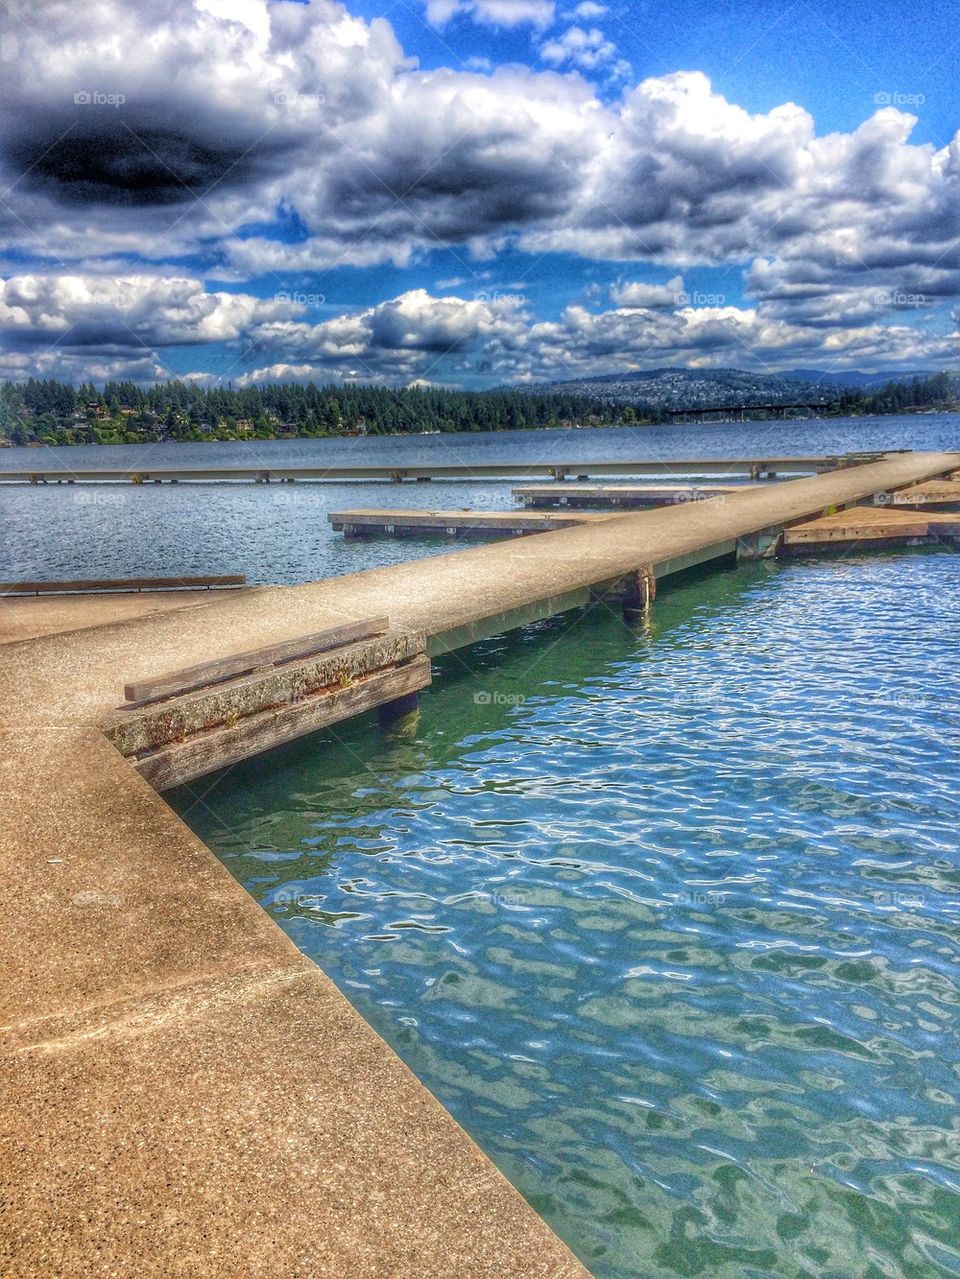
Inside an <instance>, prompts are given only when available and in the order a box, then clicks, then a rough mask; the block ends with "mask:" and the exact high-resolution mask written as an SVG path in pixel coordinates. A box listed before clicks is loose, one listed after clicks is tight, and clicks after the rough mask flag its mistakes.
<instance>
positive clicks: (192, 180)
mask: <svg viewBox="0 0 960 1279" xmlns="http://www.w3.org/2000/svg"><path fill="white" fill-rule="evenodd" d="M165 117H166V118H165ZM231 134H233V135H234V136H231ZM293 145H294V144H293V141H292V140H290V139H287V140H284V139H283V138H282V137H277V136H271V135H270V134H267V136H265V137H258V136H256V134H254V133H252V131H250V130H248V131H246V132H244V133H240V134H238V133H237V131H236V130H235V129H234V130H231V129H225V128H224V127H223V122H222V121H220V120H218V119H217V118H216V117H211V118H209V119H204V117H203V116H199V117H198V116H197V115H192V116H191V117H190V118H189V119H188V118H185V117H184V116H182V115H181V116H180V117H179V118H178V117H176V116H174V115H172V114H171V113H170V111H169V107H168V106H167V104H164V103H139V104H138V105H137V106H136V107H135V108H134V107H130V106H128V105H127V104H126V103H122V104H120V105H119V106H116V107H111V106H108V105H102V106H98V105H88V104H71V106H70V107H69V108H67V109H66V110H61V111H54V110H47V111H31V112H30V113H29V115H28V116H27V117H26V118H25V119H24V120H22V121H17V120H15V119H10V117H9V116H8V119H7V126H6V129H5V136H4V137H3V139H2V141H0V154H2V156H3V159H4V160H5V161H6V162H7V165H8V167H9V170H10V171H12V172H13V173H14V174H21V175H22V177H21V179H20V181H21V183H22V185H23V187H24V189H25V190H27V191H29V192H32V193H37V194H40V195H44V196H47V197H49V198H50V199H51V200H52V201H55V202H62V203H65V204H80V205H88V204H90V203H96V204H106V205H121V206H134V207H138V206H144V205H168V204H178V203H182V202H183V201H187V200H193V199H196V198H197V197H200V196H203V195H206V194H208V193H209V192H210V191H212V190H213V189H214V188H216V187H219V186H222V185H224V184H226V185H227V186H228V187H235V188H242V187H245V186H248V185H249V184H251V183H256V182H259V181H262V180H264V179H267V178H270V177H275V176H278V175H279V174H281V173H282V172H283V160H284V157H285V155H286V154H287V153H289V152H290V151H291V150H292V148H293Z"/></svg>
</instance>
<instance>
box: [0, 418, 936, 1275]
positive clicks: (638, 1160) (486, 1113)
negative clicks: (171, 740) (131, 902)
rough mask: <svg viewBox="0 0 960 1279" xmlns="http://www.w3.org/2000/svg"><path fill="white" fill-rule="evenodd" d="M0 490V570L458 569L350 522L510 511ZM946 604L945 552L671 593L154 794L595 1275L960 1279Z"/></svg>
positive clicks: (489, 444)
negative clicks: (399, 705)
mask: <svg viewBox="0 0 960 1279" xmlns="http://www.w3.org/2000/svg"><path fill="white" fill-rule="evenodd" d="M813 428H816V431H815V432H814V429H813ZM825 433H826V434H825ZM831 433H832V434H831ZM871 433H873V435H871ZM548 434H549V435H551V436H555V435H562V436H563V437H564V438H563V439H561V440H557V439H556V438H554V439H548V438H545V437H546V436H547V435H548ZM774 435H775V436H776V438H774ZM814 435H815V438H814ZM571 436H573V437H575V438H573V439H571V438H570V437H571ZM958 443H960V430H958V421H957V419H956V418H955V417H954V418H942V417H941V418H932V417H931V418H922V419H909V420H896V419H880V420H878V422H877V423H873V424H871V423H867V422H864V421H857V422H854V423H849V424H842V423H832V422H831V423H819V424H811V425H810V426H808V425H807V424H804V423H789V424H787V425H786V426H784V424H776V427H775V431H774V424H748V425H747V426H746V427H723V428H718V427H708V428H696V429H693V428H678V430H677V433H676V434H674V433H673V432H669V431H651V432H648V431H646V430H644V431H628V432H621V431H609V432H608V431H596V432H593V431H591V432H575V433H569V432H564V433H537V434H536V435H534V434H533V433H529V434H525V435H521V436H490V437H483V438H473V437H456V439H455V440H453V441H451V440H449V439H447V438H443V439H442V440H438V437H430V439H428V440H416V441H387V442H380V441H368V440H361V441H345V442H342V443H341V442H317V443H316V444H315V443H313V442H310V443H305V444H303V445H295V444H287V443H284V444H282V445H279V444H278V445H262V446H254V445H240V446H229V445H228V446H193V447H203V449H204V455H205V456H207V457H209V458H210V459H211V460H214V454H215V453H220V452H221V450H222V449H226V450H227V456H228V459H229V457H232V456H235V454H234V452H233V450H235V449H240V450H243V451H244V453H245V455H246V450H247V449H248V448H251V449H252V448H258V449H266V450H268V451H269V452H270V456H271V458H272V457H273V455H274V453H275V451H276V449H277V448H282V449H283V450H285V451H289V450H290V449H297V450H300V449H302V450H303V452H304V453H305V454H308V455H309V456H310V457H313V456H315V454H314V452H313V450H314V449H315V448H318V447H320V446H325V445H327V444H329V445H330V455H329V456H328V460H329V461H330V462H331V464H335V458H336V457H337V456H338V455H337V450H339V449H347V450H352V449H353V448H354V447H355V446H361V447H362V448H363V449H365V450H367V452H365V453H364V457H365V458H367V459H368V460H370V461H371V462H375V461H377V460H379V458H380V457H382V456H385V454H383V453H378V452H377V449H378V448H381V447H383V448H388V449H409V450H411V452H410V453H409V454H404V457H406V458H407V460H419V458H415V457H414V456H413V453H414V452H416V453H420V451H422V450H429V451H431V452H432V450H433V449H434V448H435V447H442V448H443V449H444V450H448V449H453V450H463V452H461V453H460V454H459V456H460V457H464V456H466V455H467V454H468V453H469V451H470V449H473V448H489V449H492V450H495V454H494V455H495V456H496V457H497V458H498V459H510V458H514V457H522V458H526V459H528V460H529V459H530V458H531V457H532V456H533V454H532V452H531V451H532V450H538V451H539V452H538V456H541V457H542V456H546V457H559V458H560V460H565V459H567V458H570V459H573V458H575V457H579V458H580V459H589V458H591V457H592V458H597V459H600V458H607V457H610V458H615V457H644V456H646V457H655V456H664V454H663V453H662V452H660V453H658V450H664V449H667V448H670V449H672V450H673V451H672V453H669V454H667V455H668V456H674V457H680V456H697V455H699V456H722V455H726V456H743V455H753V454H757V453H770V454H781V455H783V454H788V453H821V452H833V451H842V450H848V449H861V448H872V447H916V448H940V447H956V446H957V445H958ZM561 446H562V447H561ZM172 447H173V448H176V449H180V448H182V447H185V446H172ZM574 448H577V449H579V450H580V451H579V452H578V453H575V452H574ZM13 452H14V451H13V450H9V451H6V452H5V453H4V454H2V455H0V464H2V465H8V466H9V465H13V464H14V462H13V461H12V460H11V454H12V453H13ZM113 452H114V451H113V450H107V449H101V450H99V451H98V453H99V454H100V455H103V458H104V463H105V464H108V465H109V464H112V461H110V462H108V461H107V455H108V453H109V454H112V453H113ZM31 455H32V456H33V457H35V456H36V451H35V450H31ZM325 456H327V455H325ZM340 456H342V455H340ZM216 460H222V458H217V459H216ZM348 460H349V459H348ZM390 460H399V458H397V459H395V458H394V457H393V456H391V458H390ZM454 460H455V459H454ZM88 464H89V463H88V461H87V460H84V462H83V465H84V466H86V465H88ZM155 464H156V463H155ZM98 495H99V496H100V497H101V498H102V501H100V502H95V501H93V500H87V499H88V498H90V499H92V498H94V497H97V496H98ZM0 503H2V507H3V516H4V545H3V547H2V553H3V556H4V557H5V559H6V565H5V567H4V569H3V574H4V575H9V576H13V575H18V576H27V575H34V574H36V575H38V576H43V575H45V576H49V577H56V576H62V575H71V574H73V573H76V572H84V573H98V574H99V573H127V572H138V573H140V572H158V573H159V572H180V573H183V572H198V573H200V572H218V571H231V570H232V571H237V570H239V571H246V572H247V573H248V575H249V576H250V577H251V580H256V581H298V580H304V579H305V578H309V577H317V576H321V575H327V574H330V573H342V572H348V571H351V570H352V569H354V568H358V567H365V566H369V565H372V564H375V563H387V562H391V561H393V560H397V559H404V558H409V557H411V556H412V555H414V554H427V553H431V554H433V553H436V551H437V549H438V547H437V544H436V543H430V542H428V541H410V542H407V541H405V542H402V543H395V542H382V543H380V542H370V543H355V544H354V543H351V544H344V543H342V542H341V541H340V539H339V538H336V537H333V536H331V535H330V534H329V532H328V531H327V525H326V519H325V512H326V510H328V509H332V508H333V507H334V506H337V505H341V506H343V505H353V506H364V505H367V506H370V505H401V504H411V505H419V506H440V505H445V504H450V505H455V506H470V505H478V504H486V505H487V506H488V507H490V506H502V507H509V506H510V499H509V485H495V484H475V483H472V482H466V483H461V484H450V485H446V484H444V485H437V484H431V485H419V486H417V485H382V486H381V485H377V486H370V485H349V486H346V485H345V486H338V488H336V489H335V488H333V486H330V487H328V486H318V487H317V488H316V489H310V490H309V491H308V490H307V488H306V486H284V489H283V490H277V489H273V488H267V487H266V486H252V485H250V486H229V485H222V486H203V487H202V488H197V489H194V488H186V487H177V488H171V487H168V486H164V487H162V488H160V487H150V488H143V489H127V488H125V487H124V488H123V489H122V490H117V491H112V490H108V489H107V488H106V486H95V487H93V488H92V489H90V490H84V489H81V488H80V487H79V486H78V487H75V488H72V489H70V490H65V489H64V488H62V487H61V488H53V489H46V490H43V489H39V490H38V489H18V490H16V491H13V490H0ZM958 597H960V559H958V557H957V556H956V555H953V554H951V553H948V552H925V551H913V552H903V553H895V554H883V555H879V556H862V555H857V554H853V555H847V556H844V557H841V558H824V559H821V560H811V561H800V562H791V563H782V564H772V565H758V566H752V567H744V568H741V569H739V570H734V571H720V572H709V573H703V574H701V575H698V576H694V577H691V578H687V579H686V580H684V581H682V582H681V581H680V580H679V579H678V580H676V581H675V582H674V583H673V584H672V585H670V584H664V585H662V586H661V589H660V593H659V595H658V598H657V601H656V605H655V608H654V611H653V613H652V615H651V618H650V620H649V623H648V624H646V625H644V626H640V627H629V626H626V625H625V624H624V623H623V621H622V619H621V618H620V617H619V616H618V615H617V614H615V613H614V612H611V611H610V610H608V609H607V608H606V607H605V606H603V605H598V606H596V607H595V608H593V609H592V610H590V611H589V612H586V613H579V614H571V615H569V616H566V617H563V618H558V619H553V620H552V621H550V622H546V623H541V624H537V625H535V626H530V627H527V628H524V629H523V630H521V631H518V632H515V633H513V634H511V635H509V636H506V637H502V638H499V639H495V640H490V641H487V642H485V643H483V644H478V645H475V646H473V647H472V648H469V649H466V650H462V651H460V652H458V653H456V654H452V655H450V656H449V657H447V658H444V659H443V660H442V661H440V662H438V663H437V666H436V671H435V680H434V684H433V687H432V688H431V689H430V690H428V691H427V692H426V694H425V695H424V696H423V699H422V712H421V715H420V719H419V723H418V725H417V729H416V732H415V734H414V735H413V736H410V737H408V738H403V739H389V738H387V737H384V736H383V735H382V734H381V733H380V732H379V730H378V729H377V728H376V726H375V724H374V723H372V722H371V720H370V719H369V718H361V719H358V720H355V721H351V722H349V723H347V724H344V725H339V726H336V727H335V728H334V729H332V730H328V731H326V732H324V733H320V734H317V735H314V736H313V737H311V738H308V739H305V740H303V741H301V742H298V743H295V744H293V745H291V746H289V747H286V748H284V749H282V750H280V751H276V752H273V753H272V754H271V755H270V756H268V757H266V758H263V757H261V758H260V759H259V760H257V761H256V762H255V763H249V764H246V765H241V766H239V767H236V768H234V769H231V770H228V771H226V772H224V773H222V774H216V775H214V776H212V777H209V778H205V779H203V780H201V781H199V782H197V783H194V784H193V786H191V787H190V788H183V789H181V790H180V791H177V792H175V793H174V794H173V795H172V796H170V797H169V798H170V799H171V800H172V802H173V803H174V805H175V806H176V807H177V809H178V810H179V811H180V812H181V814H182V815H183V816H184V818H185V819H186V820H187V821H188V822H189V823H190V824H191V826H193V827H194V829H195V830H197V831H198V833H199V834H200V835H201V836H202V838H203V839H204V840H205V841H206V842H207V843H208V844H209V845H210V847H211V848H213V849H214V850H215V851H216V852H217V853H218V854H219V855H220V856H221V857H222V858H223V859H224V861H225V863H226V865H227V866H228V867H229V868H230V869H231V871H232V872H233V873H234V874H235V875H236V876H237V878H238V879H239V880H240V882H242V883H243V884H245V885H246V886H247V888H248V889H249V891H250V892H251V893H252V894H253V895H254V896H255V897H256V898H257V899H258V900H259V901H261V902H262V904H263V905H264V907H265V909H267V910H268V911H270V913H271V914H272V915H273V916H274V917H275V918H276V919H277V921H278V922H279V923H280V925H281V926H282V927H283V928H284V929H286V930H287V931H288V933H289V934H290V936H291V937H292V938H293V939H294V940H295V941H296V943H297V944H298V945H299V946H300V947H301V948H302V949H303V950H304V951H305V952H306V953H308V954H309V955H311V956H313V957H314V958H315V959H316V960H317V962H318V963H319V964H320V965H321V966H322V967H323V968H324V970H325V971H326V972H327V973H329V974H330V976H331V977H332V978H333V980H334V981H336V982H337V984H338V985H339V986H340V988H341V989H342V990H343V991H344V992H345V994H346V995H347V996H348V997H349V998H350V999H351V1000H352V1002H353V1003H354V1004H355V1005H356V1006H357V1007H358V1008H359V1010H360V1011H361V1012H362V1013H363V1015H364V1016H365V1017H367V1018H368V1020H369V1021H370V1022H371V1023H372V1024H373V1025H374V1026H375V1027H376V1028H377V1029H378V1030H379V1031H380V1032H381V1033H382V1034H383V1035H384V1036H385V1038H386V1039H387V1040H388V1041H389V1042H390V1043H391V1044H392V1045H393V1046H394V1047H395V1048H396V1050H397V1051H398V1052H399V1053H400V1055H401V1056H402V1057H403V1058H404V1059H405V1060H406V1061H407V1062H408V1063H409V1064H410V1066H411V1067H412V1068H413V1069H414V1070H415V1071H416V1073H417V1074H418V1075H419V1077H420V1078H421V1079H423V1080H424V1082H425V1083H426V1084H427V1086H428V1087H430V1088H431V1089H432V1090H433V1091H434V1092H435V1093H436V1095H437V1096H438V1097H440V1098H441V1100H442V1101H443V1102H444V1104H445V1105H447V1106H448V1108H449V1109H450V1110H451V1111H452V1112H453V1114H454V1115H455V1116H456V1117H457V1118H458V1120H459V1121H460V1122H461V1123H462V1124H463V1125H464V1126H465V1127H466V1128H467V1130H468V1131H469V1132H470V1133H471V1134H472V1135H473V1136H474V1138H475V1139H476V1140H477V1141H478V1142H479V1143H480V1144H481V1146H482V1147H483V1148H484V1149H485V1150H486V1151H487V1152H488V1153H489V1154H490V1156H491V1157H492V1158H493V1159H494V1160H495V1161H496V1162H497V1163H498V1165H499V1166H500V1167H501V1168H502V1169H503V1170H504V1172H505V1173H506V1174H507V1175H508V1176H509V1177H510V1179H511V1180H512V1181H513V1182H514V1184H515V1185H517V1186H518V1187H519V1189H520V1190H521V1191H522V1192H523V1193H524V1194H525V1195H526V1196H527V1197H528V1198H529V1199H530V1201H531V1202H532V1203H533V1204H534V1206H535V1207H536V1208H537V1209H538V1210H539V1211H540V1212H541V1213H542V1214H543V1215H544V1216H545V1217H546V1219H547V1220H548V1221H549V1222H550V1223H551V1225H552V1226H553V1228H554V1229H555V1230H556V1231H557V1232H558V1233H559V1234H560V1235H561V1236H562V1237H563V1238H564V1239H566V1240H567V1241H568V1242H569V1243H570V1245H571V1246H572V1247H573V1248H574V1249H575V1251H576V1252H577V1253H578V1254H579V1255H580V1256H581V1257H582V1258H583V1259H584V1261H585V1263H586V1264H587V1265H588V1266H589V1267H590V1268H591V1269H592V1270H593V1271H594V1272H595V1274H596V1275H597V1276H599V1277H600V1279H640V1277H641V1276H642V1277H643V1279H648V1277H652V1279H660V1277H662V1279H679V1277H681V1276H704V1279H743V1277H744V1276H746V1277H747V1279H760V1277H761V1276H790V1277H791V1279H793V1277H796V1279H800V1277H801V1276H802V1277H804V1279H851V1277H852V1276H857V1279H860V1277H861V1276H865V1277H867V1279H890V1277H900V1276H903V1277H904V1279H927V1277H928V1276H939V1275H944V1276H948V1275H950V1276H956V1275H958V1274H960V1030H958V1022H957V1013H958V1008H960V850H958V838H957V826H958V818H960V788H958V768H957V751H958V746H960V694H958V690H960V646H958V644H957V612H958V610H957V602H958Z"/></svg>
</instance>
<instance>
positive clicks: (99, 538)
mask: <svg viewBox="0 0 960 1279" xmlns="http://www.w3.org/2000/svg"><path fill="white" fill-rule="evenodd" d="M954 447H960V423H958V416H957V415H956V414H930V415H924V416H920V417H917V416H912V417H879V418H849V419H841V418H835V419H827V420H824V421H796V422H786V423H784V422H746V423H722V424H716V425H710V426H661V427H613V428H603V429H597V430H563V431H516V432H498V433H494V434H490V433H477V434H465V435H431V436H414V437H401V436H392V437H376V438H375V437H367V438H358V439H330V440H263V441H257V440H251V441H244V442H237V443H210V444H154V445H142V446H140V445H136V446H135V445H120V446H112V445H105V446H98V445H83V446H79V447H76V448H55V449H43V450H40V449H22V448H18V449H14V448H10V449H0V470H17V469H22V468H28V467H37V466H39V465H41V464H42V465H43V467H44V469H46V470H54V469H62V470H63V471H64V472H65V473H68V472H69V470H70V468H71V467H77V468H80V467H82V468H84V469H86V468H89V467H95V466H98V465H99V466H104V467H130V468H131V469H134V468H138V467H139V468H146V467H148V466H153V467H160V466H177V465H182V466H191V465H194V466H195V465H199V464H206V465H211V466H213V465H231V464H232V465H238V466H239V465H257V466H260V465H263V466H265V467H266V466H277V465H281V464H282V463H284V462H288V463H296V462H299V463H301V464H303V465H312V464H316V465H328V466H341V465H350V464H357V465H363V464H366V465H371V466H377V465H394V464H396V465H398V466H399V465H403V464H404V463H408V464H420V463H422V464H429V463H431V462H433V463H441V462H442V463H445V464H450V465H457V466H469V465H471V464H473V463H478V464H482V463H484V462H487V463H490V462H514V461H516V462H517V464H518V466H523V465H525V464H531V463H534V462H538V463H542V462H544V461H553V460H557V461H590V460H593V461H618V460H629V461H632V460H635V459H636V460H644V459H650V460H654V461H660V460H667V459H670V458H698V457H703V458H710V457H717V458H723V457H729V458H743V457H764V456H770V457H775V456H787V455H799V456H806V455H811V456H813V455H822V454H828V453H830V454H832V453H842V452H854V451H862V450H868V449H885V448H915V449H944V448H946V449H949V448H954ZM511 487H512V484H511V483H510V482H508V481H504V482H500V483H495V482H490V481H483V482H474V481H470V480H458V481H444V482H442V483H437V482H434V483H431V484H393V483H389V482H386V483H376V484H370V483H345V484H300V485H283V486H277V485H250V484H243V485H240V484H199V485H195V484H190V485H172V486H171V485H154V484H150V485H143V486H140V487H135V486H133V485H130V486H127V485H120V484H110V485H106V484H105V485H72V486H70V487H69V488H65V487H64V486H46V487H44V486H37V487H32V486H19V485H18V486H16V487H10V488H7V487H4V486H0V520H2V538H0V576H2V577H3V578H5V579H8V580H9V579H21V580H23V579H27V578H48V579H49V578H70V577H79V576H90V575H98V576H111V577H141V576H164V575H173V576H183V575H200V574H213V573H246V575H247V577H248V579H249V581H251V582H256V583H261V582H281V583H289V582H302V581H310V580H313V579H316V578H320V577H330V576H334V575H337V574H340V573H349V572H353V571H355V570H356V569H360V568H370V567H374V566H376V565H379V564H389V563H395V562H396V561H398V560H402V559H409V558H412V557H413V556H415V555H423V554H436V552H437V549H438V546H439V545H443V544H442V543H437V542H433V543H429V542H428V543H424V542H403V543H400V544H397V543H392V542H383V543H374V544H370V543H358V544H352V545H345V544H344V543H343V541H342V539H341V538H340V537H339V536H338V535H335V534H333V533H331V531H330V529H329V526H328V523H327V512H328V511H331V510H338V509H339V510H342V509H344V508H345V507H346V508H349V507H357V506H381V507H382V506H416V507H430V508H433V509H435V510H439V509H443V508H453V509H458V508H461V507H470V508H474V509H487V510H490V509H502V510H510V509H512V508H513V506H514V503H513V499H512V498H511V496H510V489H511Z"/></svg>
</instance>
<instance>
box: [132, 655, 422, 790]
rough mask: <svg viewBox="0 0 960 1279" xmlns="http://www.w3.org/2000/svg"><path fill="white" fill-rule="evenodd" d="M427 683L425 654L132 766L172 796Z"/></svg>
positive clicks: (173, 746)
mask: <svg viewBox="0 0 960 1279" xmlns="http://www.w3.org/2000/svg"><path fill="white" fill-rule="evenodd" d="M429 683H430V660H429V658H428V657H427V656H426V655H425V654H422V655H420V656H417V657H414V658H412V659H411V660H410V661H408V662H404V663H402V664H401V665H399V666H393V667H389V668H387V669H386V670H382V671H375V672H374V673H373V674H371V675H367V676H364V677H363V678H362V679H359V680H357V681H356V682H355V683H353V684H351V685H350V686H349V687H347V688H343V689H334V690H327V691H324V692H320V693H317V694H314V695H313V696H308V697H305V698H303V699H302V700H301V701H296V702H290V703H288V704H287V705H285V706H280V707H274V708H271V709H269V710H265V711H261V712H260V713H259V714H256V715H249V716H247V717H246V718H244V719H242V720H240V721H239V722H238V723H237V724H233V725H222V726H221V727H219V728H215V729H211V730H210V731H209V732H205V733H198V734H196V735H195V736H193V737H189V738H187V739H186V740H185V741H182V742H172V743H171V744H170V745H168V746H165V747H163V748H162V749H160V750H156V751H152V752H150V753H149V754H147V755H144V756H143V757H142V758H140V759H136V760H133V761H132V762H133V763H134V766H135V767H136V769H137V771H138V772H139V773H140V775H141V776H142V777H145V778H146V780H147V781H148V782H150V784H151V785H152V786H153V787H154V788H155V789H156V790H159V791H163V790H169V789H170V788H171V787H172V786H180V785H182V784H183V783H184V782H190V781H193V780H194V779H195V778H197V777H202V776H204V774H206V773H212V772H214V771H215V770H216V769H218V768H225V767H226V766H227V765H228V764H236V763H238V762H239V761H240V760H243V759H249V758H250V756H252V755H259V754H261V753H262V752H263V751H267V750H271V749H272V748H273V747H275V746H282V745H283V744H284V743H285V742H290V741H293V740H294V739H296V738H298V737H303V736H304V735H305V734H307V733H313V732H316V731H317V730H318V729H321V728H326V727H328V726H329V725H330V724H337V723H339V722H340V721H341V720H345V719H350V718H351V717H352V716H354V715H360V714H362V713H363V712H364V711H370V710H375V709H376V708H377V707H378V706H383V705H384V704H385V703H387V702H392V701H396V700H397V699H398V698H401V697H406V696H408V695H409V694H411V693H417V692H419V691H420V690H421V689H423V688H426V687H427V685H428V684H429Z"/></svg>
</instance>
